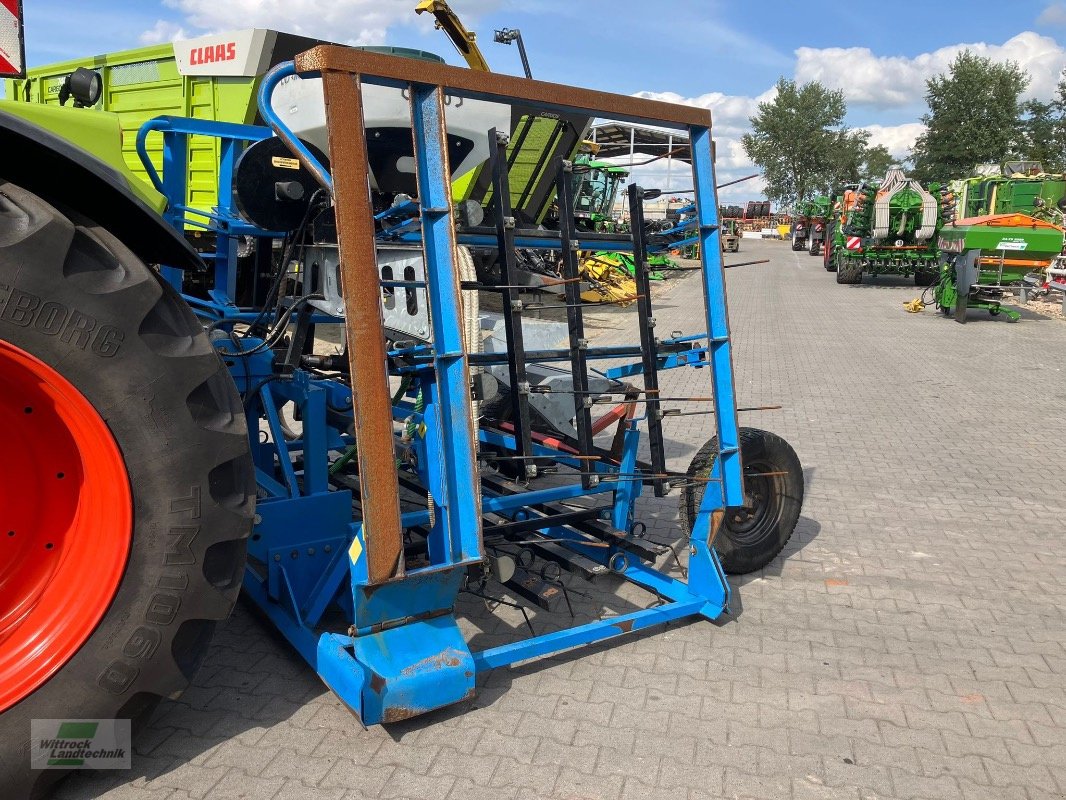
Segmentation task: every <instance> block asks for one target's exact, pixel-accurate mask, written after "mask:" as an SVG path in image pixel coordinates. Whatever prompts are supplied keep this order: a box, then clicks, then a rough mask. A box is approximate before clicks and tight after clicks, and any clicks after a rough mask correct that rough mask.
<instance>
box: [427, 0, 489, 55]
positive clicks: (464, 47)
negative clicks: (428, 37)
mask: <svg viewBox="0 0 1066 800" xmlns="http://www.w3.org/2000/svg"><path fill="white" fill-rule="evenodd" d="M424 11H428V12H429V13H430V14H432V15H433V16H434V17H435V18H436V20H437V24H436V27H437V28H438V29H440V30H442V31H444V32H445V33H446V34H447V35H448V38H449V39H451V40H452V44H454V45H455V49H456V50H458V51H459V55H461V56H462V57H463V58H464V59H465V60H466V63H467V65H468V66H469V67H470V69H474V70H477V71H478V72H492V70H491V69H489V62H487V61H486V60H485V56H483V55H481V51H480V50H479V49H478V46H477V41H476V39H477V34H475V33H474V32H473V31H468V30H467V29H466V28H465V27H463V23H462V22H461V21H460V20H459V17H458V16H456V14H455V12H454V11H452V10H451V8H449V7H448V4H447V3H446V2H444V0H421V2H420V3H419V4H418V5H417V6H415V13H416V14H421V13H422V12H424Z"/></svg>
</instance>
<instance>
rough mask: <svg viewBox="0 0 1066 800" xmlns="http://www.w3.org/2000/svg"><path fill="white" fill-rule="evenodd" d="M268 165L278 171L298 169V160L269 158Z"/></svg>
mask: <svg viewBox="0 0 1066 800" xmlns="http://www.w3.org/2000/svg"><path fill="white" fill-rule="evenodd" d="M270 163H271V164H273V165H274V166H275V167H277V168H278V169H299V168H300V159H298V158H284V157H282V156H271V157H270Z"/></svg>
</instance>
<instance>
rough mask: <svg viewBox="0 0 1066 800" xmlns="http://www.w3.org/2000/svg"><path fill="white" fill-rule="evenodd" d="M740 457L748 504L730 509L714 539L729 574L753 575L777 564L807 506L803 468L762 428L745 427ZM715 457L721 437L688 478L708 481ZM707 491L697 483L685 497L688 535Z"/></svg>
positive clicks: (688, 487)
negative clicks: (773, 562)
mask: <svg viewBox="0 0 1066 800" xmlns="http://www.w3.org/2000/svg"><path fill="white" fill-rule="evenodd" d="M740 457H741V460H742V462H743V464H744V489H745V494H746V496H747V502H746V504H745V506H743V507H742V508H730V509H726V513H725V517H724V518H723V521H722V525H721V528H720V529H719V531H718V535H717V537H716V538H715V540H714V549H715V552H716V553H718V558H719V560H720V561H721V562H722V568H723V569H724V570H725V571H726V572H728V573H729V574H731V575H743V574H745V573H748V572H754V571H756V570H759V569H762V568H763V567H765V566H766V565H767V564H769V563H770V562H771V561H773V560H774V558H776V557H777V555H778V553H780V552H781V551H782V550H783V549H784V547H785V545H786V544H787V543H788V540H789V539H790V538H791V537H792V531H793V530H794V529H795V527H796V522H797V521H798V520H799V515H800V509H801V508H802V507H803V467H802V466H801V465H800V460H799V457H798V456H797V455H796V451H795V450H793V449H792V446H791V445H790V444H789V443H788V442H786V441H785V440H784V439H782V438H781V437H780V436H777V435H776V434H773V433H770V432H769V431H764V430H760V429H759V428H741V429H740ZM717 458H718V437H712V438H711V439H710V441H708V442H707V443H706V444H705V445H704V446H703V447H702V448H700V449H699V450H698V451H697V452H696V455H695V456H693V458H692V463H691V464H689V468H688V476H689V477H690V478H707V477H709V476H710V474H711V468H712V466H713V465H714V462H715V459H717ZM706 488H707V484H706V483H705V482H699V481H697V482H694V483H692V484H688V485H686V487H685V488H684V489H683V490H682V492H681V501H680V513H681V525H682V527H683V528H684V529H685V530H686V531H688V532H689V533H691V532H692V528H693V525H695V522H696V515H697V513H698V512H699V508H700V502H701V501H702V500H703V493H704V491H705V490H706Z"/></svg>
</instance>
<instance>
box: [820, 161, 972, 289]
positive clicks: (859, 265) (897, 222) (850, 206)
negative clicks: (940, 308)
mask: <svg viewBox="0 0 1066 800" xmlns="http://www.w3.org/2000/svg"><path fill="white" fill-rule="evenodd" d="M953 214H954V205H953V204H952V202H951V201H950V198H949V193H948V192H947V189H946V188H944V189H942V188H941V186H940V185H939V184H935V183H934V184H931V185H930V186H929V189H928V190H927V189H925V188H923V187H922V185H921V184H919V183H918V181H916V180H914V179H912V178H908V177H907V176H906V175H904V174H903V170H900V169H890V170H889V171H888V174H887V175H886V176H885V179H884V180H883V181H881V182H879V183H873V182H871V183H863V184H860V185H859V186H858V187H857V188H855V189H849V190H846V191H845V192H844V195H843V197H842V201H841V210H840V216H839V218H838V220H837V223H836V225H835V227H834V230H833V236H832V240H833V241H832V246H831V251H832V256H831V257H832V266H831V267H829V268H830V269H831V271H835V272H836V274H837V283H845V284H850V283H861V282H862V276H863V274H864V273H865V274H867V275H903V276H910V275H913V276H914V283H915V285H917V286H929V285H930V284H932V283H933V282H934V281H936V279H937V276H938V275H939V274H940V270H939V257H940V254H939V252H938V250H937V246H936V241H937V240H936V234H937V232H938V231H939V230H940V227H941V226H942V225H943V224H944V223H945V222H946V221H948V220H950V219H951V216H952V215H953Z"/></svg>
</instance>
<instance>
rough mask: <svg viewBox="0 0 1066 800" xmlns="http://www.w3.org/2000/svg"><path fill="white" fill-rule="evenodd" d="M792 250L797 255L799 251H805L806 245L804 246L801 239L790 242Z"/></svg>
mask: <svg viewBox="0 0 1066 800" xmlns="http://www.w3.org/2000/svg"><path fill="white" fill-rule="evenodd" d="M792 249H793V250H794V251H795V252H797V253H798V252H799V251H800V250H806V249H807V245H806V244H804V240H803V239H793V240H792Z"/></svg>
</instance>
